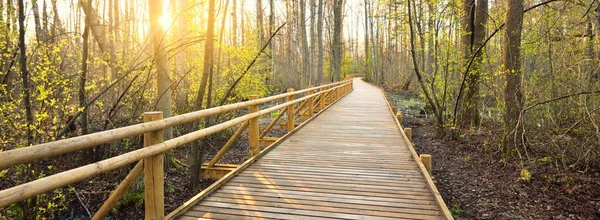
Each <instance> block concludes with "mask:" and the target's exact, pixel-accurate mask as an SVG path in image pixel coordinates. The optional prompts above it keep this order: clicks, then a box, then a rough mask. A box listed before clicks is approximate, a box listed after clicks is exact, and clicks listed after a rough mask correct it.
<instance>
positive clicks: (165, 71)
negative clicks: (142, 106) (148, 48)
mask: <svg viewBox="0 0 600 220" xmlns="http://www.w3.org/2000/svg"><path fill="white" fill-rule="evenodd" d="M148 9H149V13H150V14H149V15H150V33H151V36H152V49H153V52H154V53H153V57H154V62H155V64H154V66H155V68H156V85H157V94H156V109H158V110H159V111H162V112H163V116H164V117H165V118H168V117H171V116H172V106H171V76H170V74H169V59H168V57H167V50H166V48H165V45H166V39H165V38H164V36H165V31H164V29H163V26H162V25H161V24H160V18H161V17H162V1H159V0H148ZM171 138H173V129H172V128H169V129H165V140H169V139H171Z"/></svg>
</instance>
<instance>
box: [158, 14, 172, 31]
mask: <svg viewBox="0 0 600 220" xmlns="http://www.w3.org/2000/svg"><path fill="white" fill-rule="evenodd" d="M158 22H160V25H162V27H163V28H164V29H165V30H166V31H167V30H169V28H170V27H171V24H172V23H173V18H172V17H171V13H169V12H166V13H164V14H163V16H162V17H160V19H158Z"/></svg>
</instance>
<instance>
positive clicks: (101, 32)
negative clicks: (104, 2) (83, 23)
mask: <svg viewBox="0 0 600 220" xmlns="http://www.w3.org/2000/svg"><path fill="white" fill-rule="evenodd" d="M90 1H91V0H90ZM79 5H80V6H81V8H82V9H83V13H85V16H86V19H87V17H88V16H89V19H90V20H89V27H90V31H91V32H92V34H93V35H94V39H95V40H96V43H97V44H98V47H99V48H100V51H102V52H103V53H107V52H109V49H108V40H107V37H106V31H105V29H104V25H103V24H102V23H101V22H100V20H101V19H100V17H99V16H98V12H97V11H96V10H95V9H94V8H93V7H92V5H91V4H87V2H86V1H85V0H79ZM133 23H135V22H133Z"/></svg>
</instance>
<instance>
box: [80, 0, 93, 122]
mask: <svg viewBox="0 0 600 220" xmlns="http://www.w3.org/2000/svg"><path fill="white" fill-rule="evenodd" d="M86 4H87V7H86V8H88V10H89V9H90V8H92V0H89V2H87V3H86ZM84 10H85V9H84ZM85 14H86V16H85V27H84V29H83V48H82V51H81V53H82V54H81V71H80V73H79V108H85V106H86V105H87V92H86V91H85V86H86V84H87V82H86V81H87V71H88V65H87V61H88V53H89V43H88V42H89V37H90V34H89V33H90V21H91V18H90V16H88V15H89V14H90V13H87V12H86V13H85ZM88 116H89V113H88V111H87V109H84V112H83V113H82V114H81V118H80V121H79V123H80V124H81V133H83V134H87V133H89V131H88V129H89V128H88V127H89V126H88Z"/></svg>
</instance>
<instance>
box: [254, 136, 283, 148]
mask: <svg viewBox="0 0 600 220" xmlns="http://www.w3.org/2000/svg"><path fill="white" fill-rule="evenodd" d="M277 140H279V138H278V137H264V138H261V139H260V140H259V145H260V147H266V146H269V145H271V144H273V143H275V141H277Z"/></svg>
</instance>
